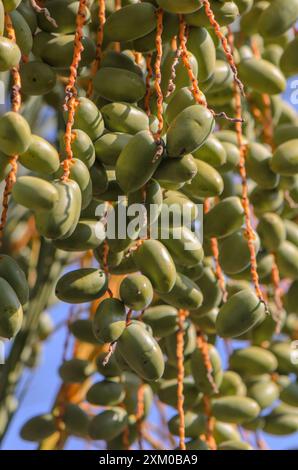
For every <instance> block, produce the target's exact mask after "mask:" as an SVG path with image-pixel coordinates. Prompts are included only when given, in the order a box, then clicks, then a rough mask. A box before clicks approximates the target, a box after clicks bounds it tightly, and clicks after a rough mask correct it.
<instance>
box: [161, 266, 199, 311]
mask: <svg viewBox="0 0 298 470" xmlns="http://www.w3.org/2000/svg"><path fill="white" fill-rule="evenodd" d="M157 292H158V290H157ZM158 294H159V296H160V298H161V299H162V300H163V301H164V302H166V303H169V304H171V305H173V306H174V307H176V308H183V309H189V310H195V309H197V308H199V307H200V306H201V305H202V302H203V296H202V292H201V291H200V289H199V287H198V286H197V284H196V283H195V282H194V281H192V280H191V279H189V278H188V277H187V276H185V275H184V274H181V273H179V272H177V274H176V280H175V284H174V286H173V287H172V289H171V290H170V292H168V293H166V294H164V293H159V292H158Z"/></svg>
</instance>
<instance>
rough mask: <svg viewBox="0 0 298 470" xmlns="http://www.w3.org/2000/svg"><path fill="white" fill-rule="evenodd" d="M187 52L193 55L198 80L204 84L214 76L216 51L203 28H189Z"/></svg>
mask: <svg viewBox="0 0 298 470" xmlns="http://www.w3.org/2000/svg"><path fill="white" fill-rule="evenodd" d="M187 43H188V50H189V51H190V52H192V54H194V56H195V58H196V59H197V62H198V68H199V71H200V73H199V75H198V77H199V80H200V82H205V81H206V80H208V79H210V77H212V75H213V74H214V69H215V62H216V51H215V46H214V42H213V40H212V38H211V36H210V34H209V32H208V30H207V29H205V28H190V31H189V36H188V40H187Z"/></svg>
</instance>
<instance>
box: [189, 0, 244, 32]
mask: <svg viewBox="0 0 298 470" xmlns="http://www.w3.org/2000/svg"><path fill="white" fill-rule="evenodd" d="M212 9H213V12H214V14H215V17H216V19H217V21H219V23H220V25H227V24H230V23H233V21H235V19H236V18H237V16H238V14H239V10H238V7H237V5H236V4H235V3H234V2H230V1H227V2H224V3H222V2H216V3H214V4H212ZM185 17H186V18H185V19H186V22H187V23H188V24H191V25H194V26H205V27H206V26H207V27H208V26H209V19H208V18H207V16H206V13H205V9H204V7H203V6H201V8H200V9H199V10H198V11H197V12H194V13H189V14H187V15H185Z"/></svg>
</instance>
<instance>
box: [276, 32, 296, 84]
mask: <svg viewBox="0 0 298 470" xmlns="http://www.w3.org/2000/svg"><path fill="white" fill-rule="evenodd" d="M297 47H298V38H297V36H296V37H295V38H294V39H293V40H292V41H291V42H290V43H289V44H288V45H287V47H286V48H285V50H284V53H283V55H282V56H281V59H280V68H281V70H282V72H283V73H284V74H285V76H286V77H289V76H292V75H296V74H297V73H298V59H297Z"/></svg>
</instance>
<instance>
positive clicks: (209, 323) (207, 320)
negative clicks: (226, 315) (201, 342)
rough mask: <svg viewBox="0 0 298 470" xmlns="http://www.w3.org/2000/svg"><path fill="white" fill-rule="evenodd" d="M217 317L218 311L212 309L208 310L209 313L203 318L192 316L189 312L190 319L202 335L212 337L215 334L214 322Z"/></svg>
mask: <svg viewBox="0 0 298 470" xmlns="http://www.w3.org/2000/svg"><path fill="white" fill-rule="evenodd" d="M217 315H218V309H217V308H213V309H212V310H210V312H208V313H207V314H206V315H203V316H196V315H192V312H191V319H192V321H193V322H194V324H195V325H196V326H198V327H199V328H200V329H201V330H202V331H203V333H205V334H208V335H214V334H216V328H215V322H216V317H217Z"/></svg>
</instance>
